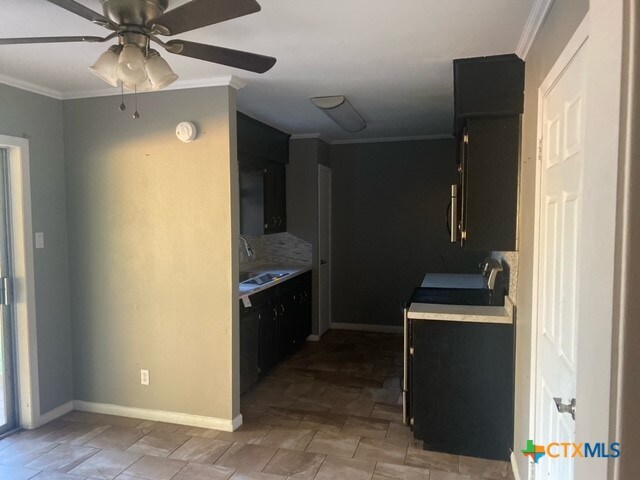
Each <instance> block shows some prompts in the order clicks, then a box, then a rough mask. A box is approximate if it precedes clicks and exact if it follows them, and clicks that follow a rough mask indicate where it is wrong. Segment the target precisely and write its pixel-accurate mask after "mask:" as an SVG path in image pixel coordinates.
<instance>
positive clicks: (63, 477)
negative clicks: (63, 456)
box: [11, 472, 93, 480]
mask: <svg viewBox="0 0 640 480" xmlns="http://www.w3.org/2000/svg"><path fill="white" fill-rule="evenodd" d="M11 480H13V479H11ZM30 480H84V477H78V476H77V475H71V474H70V473H62V472H40V473H39V474H38V475H36V476H35V477H32V478H31V479H30ZM92 480H93V479H92Z"/></svg>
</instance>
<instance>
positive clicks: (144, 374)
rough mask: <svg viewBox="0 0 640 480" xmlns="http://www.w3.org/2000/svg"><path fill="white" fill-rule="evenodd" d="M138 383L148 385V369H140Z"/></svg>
mask: <svg viewBox="0 0 640 480" xmlns="http://www.w3.org/2000/svg"><path fill="white" fill-rule="evenodd" d="M140 385H149V370H140Z"/></svg>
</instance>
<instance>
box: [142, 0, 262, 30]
mask: <svg viewBox="0 0 640 480" xmlns="http://www.w3.org/2000/svg"><path fill="white" fill-rule="evenodd" d="M259 11H260V5H259V4H258V2H256V0H191V1H190V2H189V3H185V4H184V5H182V6H180V7H177V8H174V9H173V10H169V11H168V12H166V13H165V14H164V15H161V16H160V17H158V18H156V19H155V20H154V21H153V25H158V26H161V27H165V28H166V29H167V30H168V31H169V33H166V35H176V34H178V33H184V32H188V31H189V30H195V29H196V28H200V27H206V26H208V25H213V24H214V23H220V22H224V21H225V20H231V19H232V18H237V17H242V16H244V15H249V14H250V13H255V12H259ZM163 35H165V33H163Z"/></svg>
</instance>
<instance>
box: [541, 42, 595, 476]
mask: <svg viewBox="0 0 640 480" xmlns="http://www.w3.org/2000/svg"><path fill="white" fill-rule="evenodd" d="M587 43H588V42H587V39H586V37H585V38H583V39H582V41H581V42H577V43H576V44H573V45H570V46H569V47H567V51H566V52H565V53H563V55H561V57H560V60H559V61H558V65H557V68H556V67H554V69H552V72H551V73H550V74H549V77H548V78H547V80H546V81H545V82H544V83H543V85H542V86H541V87H540V92H539V99H540V100H539V106H540V108H539V110H538V115H539V127H538V132H539V133H538V138H539V140H538V141H539V146H540V156H539V159H538V168H537V170H538V173H537V186H536V189H537V191H536V210H537V215H536V232H537V239H536V245H537V247H536V255H537V260H536V262H535V264H536V265H537V269H538V270H537V282H536V284H537V292H536V294H535V296H534V302H535V308H536V314H535V316H536V317H537V321H536V324H537V326H536V342H535V345H536V348H535V359H536V361H535V376H534V381H535V434H534V437H535V443H536V444H538V445H547V444H549V443H552V442H574V441H575V439H576V438H575V437H576V422H575V412H576V403H577V400H576V397H577V387H576V380H577V376H578V362H577V351H578V348H577V340H578V328H579V326H578V318H579V312H578V305H579V302H578V300H579V298H578V297H579V294H580V291H581V289H580V279H581V278H582V273H583V272H581V270H580V260H579V259H580V252H581V238H580V235H579V232H580V228H581V220H582V212H583V172H584V158H585V147H584V145H585V131H586V115H585V112H586V107H585V105H586V91H587V58H588V56H587ZM535 472H536V473H535V477H536V478H541V479H554V480H572V479H573V478H574V459H573V458H563V457H561V458H555V459H553V461H550V459H548V458H547V459H545V460H542V461H540V462H539V463H536V464H535Z"/></svg>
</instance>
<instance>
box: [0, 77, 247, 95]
mask: <svg viewBox="0 0 640 480" xmlns="http://www.w3.org/2000/svg"><path fill="white" fill-rule="evenodd" d="M0 83H4V84H5V85H9V86H11V87H15V88H19V89H20V90H26V91H28V92H33V93H37V94H40V95H44V96H46V97H51V98H55V99H56V100H75V99H80V98H97V97H111V96H114V95H120V94H121V92H120V89H119V88H98V89H93V90H79V91H75V92H66V93H62V92H59V91H57V90H53V89H51V88H46V87H42V86H40V85H36V84H34V83H29V82H25V81H23V80H19V79H17V78H13V77H9V76H8V75H4V74H0ZM246 86H247V82H245V81H244V80H241V79H240V78H238V77H236V76H234V75H226V76H224V77H213V78H207V79H196V80H178V81H177V82H175V83H173V84H171V85H170V86H168V87H167V88H163V89H162V90H158V91H155V92H140V93H139V95H143V94H145V93H158V92H165V91H169V90H186V89H189V88H205V87H231V88H235V89H236V90H240V89H241V88H244V87H246ZM132 93H133V92H129V91H127V94H132Z"/></svg>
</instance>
